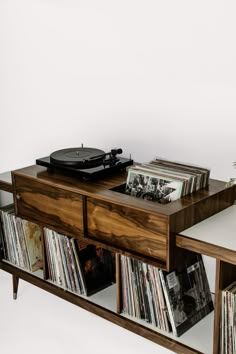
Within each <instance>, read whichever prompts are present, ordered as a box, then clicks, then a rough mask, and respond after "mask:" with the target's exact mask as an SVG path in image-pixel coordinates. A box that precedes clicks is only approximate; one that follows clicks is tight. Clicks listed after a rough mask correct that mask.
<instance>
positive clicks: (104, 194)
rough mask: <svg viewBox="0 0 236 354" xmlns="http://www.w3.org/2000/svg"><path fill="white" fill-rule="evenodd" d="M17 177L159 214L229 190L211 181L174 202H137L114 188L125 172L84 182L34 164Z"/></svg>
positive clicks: (167, 213) (166, 213) (175, 211)
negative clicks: (201, 188) (204, 186)
mask: <svg viewBox="0 0 236 354" xmlns="http://www.w3.org/2000/svg"><path fill="white" fill-rule="evenodd" d="M15 176H16V177H17V176H18V177H24V178H27V179H29V183H30V180H31V181H37V182H39V183H44V184H47V185H51V186H54V187H57V188H62V189H64V190H68V191H71V192H75V193H80V194H82V195H85V196H88V197H90V196H91V197H93V198H97V199H100V200H104V201H112V202H113V203H115V204H121V205H126V206H130V207H132V208H136V209H140V210H146V211H147V212H149V213H160V214H162V215H166V216H167V217H168V216H170V215H172V214H175V213H177V212H178V211H181V210H183V209H185V208H188V207H189V206H191V205H194V204H196V203H198V202H199V201H202V200H204V199H207V198H209V197H211V196H214V195H216V194H218V193H220V192H221V191H224V190H225V189H226V188H225V182H222V181H217V180H210V183H209V186H208V188H207V189H204V190H200V191H198V192H194V193H192V194H190V195H187V196H185V197H183V198H181V199H178V200H176V201H174V202H171V203H169V204H165V205H163V204H158V203H153V202H150V201H146V200H142V199H139V200H138V203H137V199H136V198H134V197H131V196H129V195H125V194H123V193H119V192H117V191H114V190H113V188H115V187H118V186H120V185H122V184H124V183H125V182H126V172H125V171H123V172H118V173H116V174H112V175H110V176H106V177H104V178H103V179H98V180H95V181H83V180H81V179H78V178H75V177H71V176H66V175H63V174H60V173H55V172H50V171H48V170H47V168H45V167H42V166H38V165H33V166H29V167H25V168H22V169H19V170H16V171H13V177H15Z"/></svg>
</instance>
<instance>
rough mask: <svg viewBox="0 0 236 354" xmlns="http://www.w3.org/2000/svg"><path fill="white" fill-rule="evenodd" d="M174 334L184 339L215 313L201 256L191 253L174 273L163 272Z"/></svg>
mask: <svg viewBox="0 0 236 354" xmlns="http://www.w3.org/2000/svg"><path fill="white" fill-rule="evenodd" d="M160 276H161V280H162V285H163V290H164V294H165V298H166V303H167V307H168V312H169V315H170V322H171V325H172V330H173V333H174V334H175V335H176V336H180V335H182V334H183V333H184V332H186V331H187V330H188V329H189V328H191V327H192V326H193V325H194V324H195V323H197V322H198V321H200V320H201V319H202V318H203V317H205V316H206V315H207V314H208V313H210V312H211V311H212V310H213V302H212V296H211V292H210V288H209V284H208V279H207V275H206V271H205V267H204V263H203V259H202V256H201V255H199V254H196V253H193V252H191V253H190V254H189V256H188V257H186V259H185V260H183V263H182V264H179V265H178V266H177V268H176V269H175V270H173V271H172V272H169V273H168V272H165V271H162V270H160Z"/></svg>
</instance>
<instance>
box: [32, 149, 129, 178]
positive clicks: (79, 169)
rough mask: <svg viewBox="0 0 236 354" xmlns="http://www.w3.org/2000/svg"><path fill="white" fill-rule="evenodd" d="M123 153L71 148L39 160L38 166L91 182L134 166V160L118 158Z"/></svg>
mask: <svg viewBox="0 0 236 354" xmlns="http://www.w3.org/2000/svg"><path fill="white" fill-rule="evenodd" d="M121 153H122V149H112V150H111V151H110V152H108V153H105V152H104V151H103V150H99V149H96V148H90V147H78V148H69V149H63V150H58V151H55V152H53V153H52V154H51V155H50V156H47V157H43V158H39V159H37V160H36V164H37V165H41V166H44V167H47V168H48V170H51V171H59V172H63V173H65V174H67V175H68V174H69V175H73V176H76V177H80V178H83V179H85V180H89V179H94V178H100V177H103V176H105V175H107V174H108V173H111V172H115V171H120V170H123V169H125V168H126V167H127V166H130V165H132V164H133V160H131V159H127V158H123V157H117V155H119V154H121Z"/></svg>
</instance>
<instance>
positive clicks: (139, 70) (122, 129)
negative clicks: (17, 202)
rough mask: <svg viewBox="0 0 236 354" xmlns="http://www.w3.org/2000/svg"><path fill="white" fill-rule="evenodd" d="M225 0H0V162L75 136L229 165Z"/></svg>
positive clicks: (14, 162)
mask: <svg viewBox="0 0 236 354" xmlns="http://www.w3.org/2000/svg"><path fill="white" fill-rule="evenodd" d="M235 10H236V4H235V2H234V1H208V0H204V1H197V2H195V1H194V2H193V1H189V0H186V1H183V0H180V1H175V0H169V1H159V0H146V1H140V0H120V1H111V0H107V1H106V0H100V1H96V0H90V1H85V0H57V1H55V0H34V1H31V0H21V1H16V0H11V1H10V0H8V1H7V0H1V2H0V78H1V81H0V100H1V102H0V117H1V126H0V129H1V131H0V172H3V171H5V170H12V169H15V168H18V167H22V166H23V165H28V164H32V163H34V161H35V159H36V158H38V157H43V156H46V155H48V154H50V153H51V152H52V151H54V150H57V149H60V148H64V147H74V146H77V145H80V144H81V143H84V145H85V146H96V147H99V148H102V149H105V150H109V149H110V148H112V147H114V146H116V147H119V146H120V147H122V148H123V150H124V154H126V155H127V156H128V155H129V153H132V157H133V158H134V159H135V160H138V161H147V160H149V159H151V158H152V157H153V156H155V155H159V156H163V157H168V158H171V159H177V160H181V161H192V162H195V163H200V164H202V165H205V166H209V167H210V168H211V171H212V172H211V176H212V177H214V178H217V179H223V180H225V179H228V178H230V177H233V176H236V171H235V170H234V169H233V167H232V163H233V161H235V160H236V155H235V142H234V140H235V127H236V122H235V116H236V100H235V96H236V65H235V57H236V46H235V33H236V22H235Z"/></svg>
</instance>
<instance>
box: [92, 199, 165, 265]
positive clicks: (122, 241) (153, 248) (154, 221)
mask: <svg viewBox="0 0 236 354" xmlns="http://www.w3.org/2000/svg"><path fill="white" fill-rule="evenodd" d="M87 228H88V237H91V238H93V239H97V240H99V241H102V242H105V243H107V244H109V245H113V246H115V247H117V248H121V249H123V250H126V251H130V252H133V253H138V254H140V255H143V256H148V257H151V258H155V259H158V260H161V261H164V262H166V261H167V259H168V248H169V236H168V222H167V217H165V216H163V215H153V214H149V213H145V212H143V211H140V210H136V209H134V208H130V207H127V206H121V205H115V204H112V203H109V202H104V201H100V200H97V199H93V198H87Z"/></svg>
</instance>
